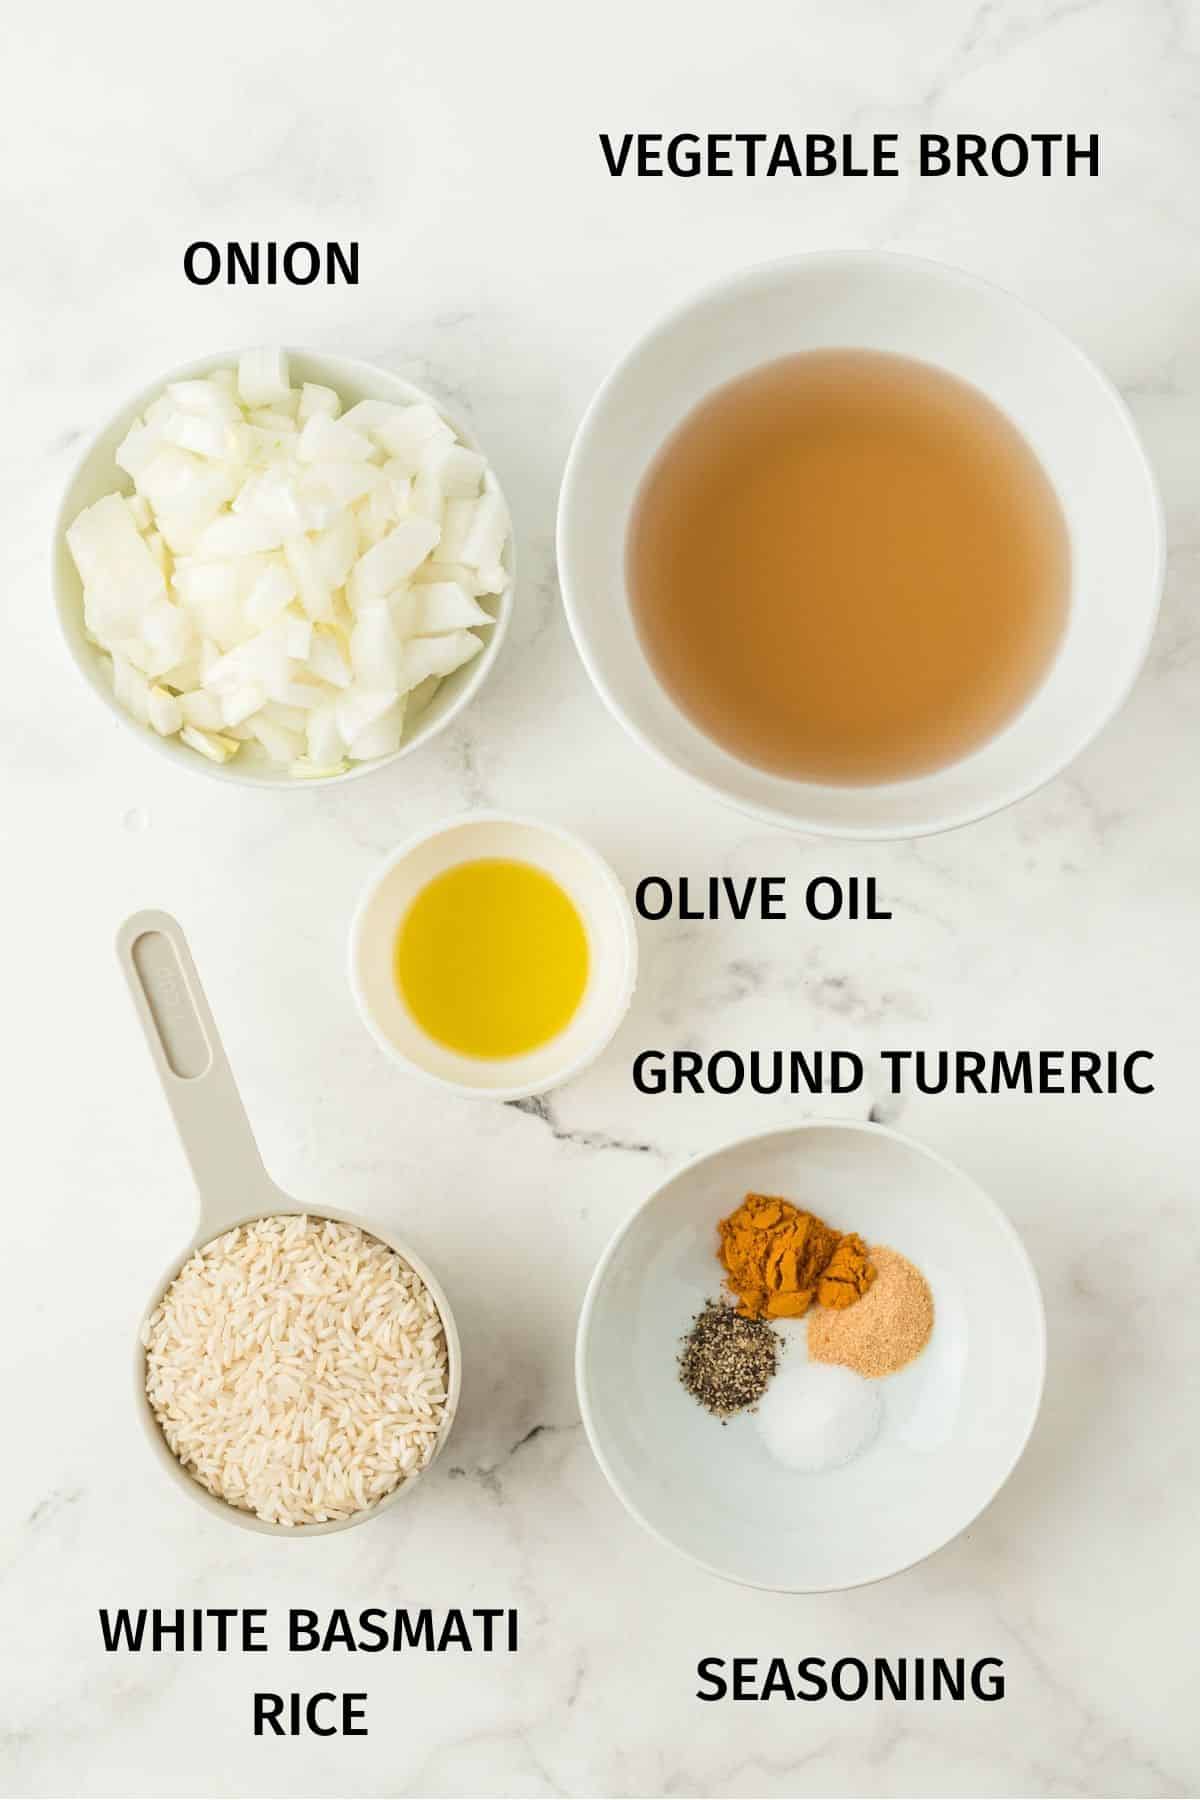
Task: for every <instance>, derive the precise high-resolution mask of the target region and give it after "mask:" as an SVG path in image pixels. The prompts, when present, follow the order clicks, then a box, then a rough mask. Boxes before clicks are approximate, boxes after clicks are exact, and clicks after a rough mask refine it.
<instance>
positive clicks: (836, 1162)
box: [576, 1120, 1046, 1593]
mask: <svg viewBox="0 0 1200 1800" xmlns="http://www.w3.org/2000/svg"><path fill="white" fill-rule="evenodd" d="M747 1193H755V1194H761V1195H774V1196H781V1197H783V1198H785V1199H787V1200H789V1201H791V1202H792V1203H793V1204H794V1205H795V1206H797V1207H801V1208H804V1209H806V1210H808V1211H810V1212H812V1213H815V1214H817V1215H819V1217H820V1218H821V1220H823V1221H825V1222H826V1223H827V1224H828V1225H830V1226H832V1227H833V1228H835V1229H836V1230H838V1231H855V1232H858V1233H860V1234H861V1235H862V1237H863V1239H864V1240H865V1242H866V1243H867V1244H868V1245H869V1246H870V1251H871V1254H872V1256H875V1257H877V1258H878V1259H879V1261H880V1262H882V1258H881V1257H879V1248H880V1247H881V1246H882V1247H884V1248H885V1249H886V1250H887V1251H890V1252H892V1253H894V1256H897V1257H900V1258H903V1259H905V1261H906V1262H907V1263H908V1264H910V1265H911V1266H913V1267H914V1268H915V1269H916V1270H918V1271H919V1272H920V1276H921V1278H922V1279H923V1280H924V1282H925V1283H926V1284H927V1287H928V1291H929V1294H930V1296H931V1314H932V1330H931V1331H930V1332H929V1334H928V1336H927V1338H926V1340H925V1342H924V1346H923V1348H921V1349H920V1350H919V1353H918V1354H916V1355H915V1357H913V1358H912V1359H911V1360H908V1361H907V1362H906V1363H905V1364H904V1366H903V1367H900V1368H899V1369H897V1370H895V1371H894V1372H891V1371H889V1372H885V1373H882V1374H879V1375H877V1376H873V1377H872V1378H871V1379H869V1380H865V1379H863V1378H862V1377H861V1376H855V1374H854V1370H853V1369H852V1368H850V1369H847V1367H846V1366H844V1364H843V1363H841V1362H840V1361H835V1362H834V1364H833V1366H832V1367H831V1365H830V1364H829V1363H824V1364H821V1365H820V1367H817V1366H816V1363H817V1359H816V1358H814V1356H813V1351H812V1349H811V1338H810V1337H809V1335H808V1328H809V1327H810V1325H811V1324H813V1322H814V1321H815V1325H816V1329H817V1331H818V1332H819V1333H820V1334H821V1335H822V1337H824V1336H825V1335H826V1334H827V1331H828V1322H829V1320H830V1319H835V1320H836V1321H837V1322H838V1324H839V1326H840V1325H848V1326H850V1327H851V1329H852V1330H853V1328H854V1319H855V1314H856V1313H858V1312H859V1310H860V1309H866V1308H867V1307H868V1305H869V1304H871V1303H872V1295H873V1294H878V1293H879V1287H878V1284H879V1283H880V1282H882V1281H883V1280H884V1276H883V1275H882V1274H881V1275H880V1276H879V1277H878V1278H877V1284H876V1287H875V1288H873V1289H868V1291H867V1293H866V1294H865V1296H864V1297H863V1298H862V1299H860V1300H859V1301H858V1302H857V1304H856V1305H854V1306H851V1307H849V1308H848V1309H846V1310H845V1311H844V1312H838V1313H835V1314H831V1313H828V1312H825V1311H824V1310H823V1309H821V1308H819V1307H817V1306H816V1305H815V1304H814V1306H813V1307H812V1308H811V1309H810V1312H809V1314H808V1315H807V1316H806V1317H804V1318H800V1319H796V1320H772V1321H769V1323H770V1325H771V1327H772V1329H773V1330H776V1331H778V1332H779V1333H780V1334H781V1335H782V1336H783V1338H784V1347H783V1348H782V1349H781V1351H780V1355H779V1363H778V1367H777V1369H776V1372H775V1373H774V1375H773V1376H772V1377H771V1380H770V1382H769V1384H768V1385H767V1388H766V1392H765V1395H764V1396H763V1398H762V1399H761V1400H760V1401H759V1402H758V1403H757V1405H756V1406H755V1407H753V1408H749V1407H747V1408H742V1409H739V1410H736V1411H734V1412H732V1413H731V1414H730V1416H728V1417H727V1418H724V1419H722V1418H721V1417H719V1416H715V1415H714V1413H713V1412H711V1411H709V1410H706V1409H705V1407H704V1406H703V1405H701V1404H700V1403H699V1402H698V1401H697V1399H696V1398H695V1397H694V1395H693V1393H692V1392H689V1391H687V1390H686V1389H685V1386H684V1384H683V1382H682V1380H681V1379H680V1368H679V1363H678V1357H679V1354H680V1350H681V1347H682V1344H683V1342H684V1340H685V1338H686V1337H687V1335H688V1333H689V1329H690V1327H691V1325H692V1321H693V1319H694V1318H695V1317H696V1315H697V1314H698V1313H701V1312H702V1310H703V1309H704V1308H705V1306H706V1303H708V1302H710V1301H713V1300H717V1299H719V1298H721V1297H722V1296H723V1289H722V1285H721V1284H722V1280H723V1277H724V1273H725V1272H724V1270H723V1269H722V1267H721V1265H720V1263H719V1262H718V1258H717V1245H718V1232H717V1227H718V1221H719V1220H720V1219H722V1218H724V1217H726V1216H727V1215H728V1214H730V1213H732V1212H733V1211H734V1210H735V1209H736V1208H737V1207H738V1206H739V1205H740V1204H741V1202H742V1200H743V1197H744V1196H745V1195H746V1194H747ZM723 1297H724V1298H725V1299H727V1300H728V1299H729V1296H728V1295H727V1294H725V1295H724V1296H723ZM732 1304H733V1302H732V1300H729V1305H730V1307H732ZM871 1329H872V1330H875V1331H879V1330H880V1329H881V1327H880V1325H879V1309H878V1308H876V1309H875V1319H874V1324H873V1326H872V1327H871ZM840 1355H841V1352H840V1351H835V1357H836V1356H840ZM1045 1359H1046V1333H1045V1319H1044V1314H1043V1309H1042V1300H1041V1294H1040V1291H1039V1288H1038V1282H1037V1276H1036V1274H1035V1273H1034V1269H1033V1265H1032V1264H1031V1262H1030V1260H1029V1257H1028V1255H1027V1253H1026V1251H1025V1249H1024V1247H1023V1245H1022V1244H1021V1241H1020V1239H1019V1238H1018V1236H1017V1234H1016V1232H1015V1231H1014V1229H1013V1227H1012V1225H1011V1224H1010V1223H1009V1221H1008V1219H1007V1218H1006V1216H1005V1214H1004V1213H1003V1212H1002V1211H1001V1210H1000V1208H999V1207H998V1206H997V1205H996V1204H995V1202H994V1201H993V1200H991V1199H990V1198H989V1197H988V1195H987V1194H985V1193H984V1192H983V1190H982V1189H981V1188H980V1187H978V1186H977V1185H976V1183H975V1182H974V1181H972V1180H971V1179H970V1177H969V1176H967V1175H966V1174H964V1173H963V1172H962V1171H961V1170H959V1169H957V1168H955V1167H954V1166H953V1165H952V1164H950V1163H948V1162H946V1161H945V1160H944V1159H943V1158H942V1157H940V1156H937V1155H936V1154H934V1153H933V1152H932V1151H930V1150H927V1149H925V1148H924V1147H923V1146H921V1145H919V1144H917V1143H914V1142H913V1141H912V1140H911V1139H909V1138H906V1137H903V1136H901V1135H900V1134H899V1133H897V1132H893V1131H889V1130H887V1129H885V1128H884V1127H882V1126H878V1125H866V1124H856V1123H849V1122H834V1121H822V1120H808V1121H806V1122H804V1123H803V1124H800V1125H797V1126H793V1127H790V1128H788V1129H785V1130H779V1131H770V1132H765V1133H763V1134H761V1135H758V1136H754V1137H749V1138H744V1139H741V1140H739V1141H737V1142H734V1143H731V1144H728V1145H726V1146H725V1147H724V1148H723V1149H720V1150H715V1151H712V1152H709V1153H708V1154H707V1155H704V1156H701V1157H698V1158H697V1159H696V1160H695V1161H694V1162H691V1163H689V1164H687V1165H686V1166H685V1167H684V1168H682V1169H679V1170H678V1171H677V1172H676V1173H675V1174H673V1175H672V1176H670V1177H669V1179H668V1180H666V1181H665V1182H664V1183H663V1184H662V1186H661V1187H659V1188H657V1189H656V1190H655V1191H654V1192H653V1193H652V1194H651V1195H650V1196H649V1198H648V1199H647V1200H646V1201H645V1202H644V1203H643V1204H642V1205H641V1206H640V1207H639V1208H638V1209H637V1211H636V1212H635V1213H634V1214H633V1216H632V1217H631V1218H630V1219H628V1220H627V1221H626V1223H625V1224H624V1225H623V1226H622V1227H621V1228H620V1229H619V1230H618V1231H617V1233H616V1234H615V1236H614V1237H613V1239H612V1241H611V1243H610V1244H609V1246H608V1248H607V1250H606V1251H605V1252H604V1255H603V1256H602V1257H601V1259H600V1262H599V1263H598V1265H597V1267H596V1271H595V1273H594V1275H593V1276H592V1280H591V1284H590V1286H589V1288H588V1291H587V1295H586V1298H585V1300H584V1305H583V1311H582V1314H581V1316H580V1321H579V1333H578V1342H577V1350H576V1378H577V1384H578V1390H579V1402H580V1408H581V1411H582V1415H583V1422H584V1425H585V1427H586V1430H587V1434H588V1438H589V1441H590V1443H591V1446H592V1450H593V1452H594V1453H595V1456H596V1459H597V1461H598V1462H599V1464H600V1467H601V1469H602V1470H603V1472H604V1474H605V1476H606V1477H607V1479H608V1481H609V1483H610V1485H611V1486H612V1488H613V1490H614V1492H615V1493H616V1494H617V1496H618V1497H619V1499H620V1500H621V1501H622V1502H623V1503H624V1505H625V1506H626V1508H627V1509H628V1511H629V1512H630V1513H631V1514H632V1515H633V1517H634V1518H635V1519H636V1520H637V1521H638V1523H639V1524H640V1525H642V1526H644V1527H645V1529H646V1530H647V1531H649V1532H651V1533H652V1534H653V1535H654V1536H655V1537H657V1538H659V1539H660V1540H661V1541H662V1542H663V1543H664V1544H667V1545H669V1546H670V1547H671V1548H672V1549H674V1550H678V1551H680V1552H681V1553H682V1554H683V1555H685V1556H687V1557H690V1558H691V1559H692V1561H694V1562H696V1563H699V1564H700V1565H701V1566H702V1567H704V1568H705V1569H707V1570H708V1571H709V1572H710V1573H711V1574H715V1575H720V1576H723V1577H725V1578H726V1579H727V1580H731V1581H737V1582H742V1583H744V1584H745V1585H747V1586H750V1587H759V1588H771V1589H775V1590H778V1591H781V1592H787V1593H824V1592H829V1591H831V1590H835V1589H840V1588H850V1587H858V1586H861V1585H863V1584H865V1583H867V1582H872V1581H878V1580H881V1579H883V1578H884V1577H885V1576H888V1575H894V1574H897V1573H899V1571H900V1570H902V1569H906V1568H909V1567H911V1565H912V1564H913V1563H916V1562H919V1561H921V1560H922V1559H923V1558H924V1557H927V1556H930V1555H932V1554H933V1552H934V1551H936V1550H938V1549H940V1548H941V1547H942V1546H943V1545H945V1544H947V1543H949V1542H950V1540H951V1539H952V1538H954V1537H956V1536H957V1535H958V1533H959V1532H961V1531H963V1530H965V1529H966V1527H967V1526H968V1525H969V1524H970V1523H971V1522H972V1520H974V1519H975V1518H976V1517H977V1516H978V1514H979V1513H980V1512H981V1511H982V1510H983V1509H984V1507H986V1506H987V1505H988V1503H989V1502H990V1501H991V1500H992V1499H993V1498H994V1496H995V1495H996V1493H997V1492H998V1491H999V1489H1000V1488H1001V1486H1002V1485H1003V1484H1004V1482H1005V1481H1006V1480H1007V1479H1008V1477H1009V1475H1010V1474H1011V1472H1012V1470H1013V1469H1014V1467H1015V1466H1016V1464H1017V1461H1018V1460H1019V1458H1020V1456H1021V1453H1022V1451H1023V1450H1024V1448H1025V1445H1026V1443H1027V1442H1028V1439H1029V1436H1030V1433H1031V1432H1032V1430H1033V1427H1034V1423H1035V1421H1036V1418H1037V1414H1038V1409H1039V1406H1040V1403H1041V1395H1042V1387H1043V1379H1044V1372H1045ZM875 1366H878V1365H875ZM814 1372H815V1373H818V1374H819V1373H824V1374H825V1375H826V1376H829V1375H831V1374H833V1373H836V1374H837V1375H839V1376H840V1377H841V1379H842V1381H844V1382H845V1383H846V1384H847V1385H848V1386H849V1387H850V1388H851V1389H852V1390H853V1389H854V1387H855V1385H856V1384H857V1386H858V1388H859V1389H860V1390H861V1393H862V1395H863V1396H864V1397H865V1396H868V1395H869V1398H870V1400H871V1402H872V1404H873V1406H874V1408H875V1409H876V1413H877V1417H876V1419H875V1420H874V1421H873V1422H872V1427H871V1430H870V1432H869V1434H868V1435H867V1437H866V1439H865V1441H863V1442H861V1443H860V1444H857V1445H853V1446H850V1445H846V1444H844V1443H843V1445H842V1448H841V1450H840V1451H839V1452H837V1453H836V1454H835V1455H833V1456H832V1457H831V1458H829V1459H827V1460H828V1461H829V1464H830V1466H824V1467H821V1468H819V1469H814V1468H811V1467H809V1468H799V1467H796V1466H793V1465H792V1464H790V1463H788V1462H786V1461H783V1460H781V1459H780V1456H779V1454H778V1445H777V1444H775V1445H774V1447H773V1439H772V1436H771V1433H772V1432H774V1433H775V1434H776V1435H778V1428H779V1425H780V1423H781V1421H780V1419H779V1417H778V1414H779V1411H780V1404H779V1403H782V1404H783V1406H784V1407H785V1408H786V1407H787V1406H794V1407H796V1408H799V1409H803V1408H818V1409H819V1408H821V1407H822V1406H823V1405H824V1404H825V1399H826V1396H825V1395H824V1392H823V1390H822V1389H821V1388H820V1387H817V1389H816V1391H815V1392H813V1391H811V1390H810V1389H809V1388H808V1387H807V1386H806V1385H805V1384H804V1381H803V1378H804V1377H805V1376H806V1375H812V1374H814ZM797 1377H799V1378H800V1384H799V1387H798V1388H792V1387H791V1386H790V1384H794V1383H796V1381H797ZM780 1384H782V1385H780ZM839 1404H840V1400H839ZM837 1423H838V1421H837V1419H836V1418H828V1419H825V1420H821V1419H817V1420H813V1419H810V1418H806V1417H804V1416H803V1414H802V1412H800V1411H798V1412H797V1416H796V1417H794V1418H792V1419H790V1420H788V1419H786V1418H785V1419H784V1420H783V1424H784V1426H785V1427H787V1428H788V1430H787V1431H785V1433H784V1435H785V1437H786V1436H787V1435H788V1434H789V1432H790V1434H791V1435H795V1434H796V1433H801V1434H804V1433H806V1432H808V1431H810V1430H811V1431H813V1432H815V1433H816V1434H817V1435H818V1436H820V1435H821V1433H822V1432H824V1434H825V1435H826V1436H827V1437H828V1436H829V1435H830V1427H831V1426H835V1427H836V1425H837ZM764 1425H765V1426H767V1427H768V1429H767V1430H764Z"/></svg>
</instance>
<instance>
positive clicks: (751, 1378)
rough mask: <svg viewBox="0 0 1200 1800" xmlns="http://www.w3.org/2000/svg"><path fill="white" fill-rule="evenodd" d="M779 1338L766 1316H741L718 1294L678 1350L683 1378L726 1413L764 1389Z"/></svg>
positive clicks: (713, 1408)
mask: <svg viewBox="0 0 1200 1800" xmlns="http://www.w3.org/2000/svg"><path fill="white" fill-rule="evenodd" d="M779 1348H780V1340H779V1337H778V1336H777V1334H776V1333H775V1332H774V1331H772V1329H771V1327H770V1326H769V1325H768V1324H767V1322H766V1320H765V1319H743V1318H742V1317H741V1316H740V1315H739V1314H738V1313H736V1312H735V1311H734V1309H733V1307H732V1306H726V1305H724V1304H723V1303H722V1302H721V1301H720V1300H709V1301H707V1302H706V1304H705V1306H704V1309H703V1311H702V1312H698V1313H697V1314H696V1317H695V1319H694V1320H693V1322H692V1329H691V1330H690V1331H689V1332H688V1334H687V1336H686V1337H685V1338H684V1340H683V1349H682V1350H681V1351H680V1352H679V1379H680V1381H681V1382H682V1383H683V1385H684V1387H685V1388H686V1389H687V1391H688V1393H689V1394H691V1395H692V1397H693V1398H694V1399H696V1400H698V1401H699V1402H700V1404H701V1406H706V1407H707V1408H708V1410H709V1412H711V1413H716V1415H717V1417H718V1418H721V1419H724V1418H727V1417H728V1416H729V1414H730V1413H735V1412H741V1410H742V1408H743V1407H746V1406H753V1405H754V1403H755V1401H756V1400H760V1399H761V1398H762V1396H763V1394H764V1393H765V1392H766V1388H767V1383H768V1381H770V1379H771V1377H772V1375H774V1373H775V1367H776V1363H777V1362H778V1359H779Z"/></svg>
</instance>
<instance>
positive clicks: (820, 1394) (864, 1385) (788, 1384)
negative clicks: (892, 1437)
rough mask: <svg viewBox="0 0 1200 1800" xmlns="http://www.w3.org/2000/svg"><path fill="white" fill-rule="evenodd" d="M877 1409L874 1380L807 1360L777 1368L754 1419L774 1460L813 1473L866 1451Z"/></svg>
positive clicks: (876, 1423) (876, 1424) (877, 1418)
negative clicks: (866, 1379)
mask: <svg viewBox="0 0 1200 1800" xmlns="http://www.w3.org/2000/svg"><path fill="white" fill-rule="evenodd" d="M881 1413H882V1407H881V1404H880V1399H879V1392H878V1389H877V1388H876V1386H875V1385H874V1383H872V1382H869V1381H864V1379H863V1377H862V1376H861V1375H856V1374H855V1373H854V1371H853V1369H847V1368H843V1367H842V1366H841V1365H840V1364H837V1363H808V1362H806V1363H798V1364H795V1365H793V1366H792V1367H791V1368H788V1367H787V1366H786V1365H785V1367H784V1368H782V1369H781V1370H780V1371H779V1373H778V1374H777V1375H776V1377H775V1379H774V1380H773V1381H772V1383H771V1385H770V1387H769V1388H768V1389H767V1391H766V1393H765V1394H764V1395H763V1397H762V1399H761V1400H760V1401H759V1403H758V1409H757V1411H756V1412H755V1414H754V1422H755V1424H756V1425H757V1427H758V1431H759V1435H760V1436H761V1438H762V1440H763V1443H764V1444H765V1445H766V1447H767V1449H768V1450H769V1451H770V1453H771V1455H772V1456H773V1457H774V1458H775V1460H776V1461H777V1462H780V1463H782V1464H783V1465H784V1467H785V1468H788V1469H803V1470H805V1471H806V1472H807V1473H809V1474H816V1473H818V1472H819V1471H820V1470H822V1469H836V1468H840V1467H841V1465H842V1464H843V1463H848V1462H849V1461H850V1460H851V1459H852V1458H853V1457H855V1456H857V1455H858V1454H859V1453H860V1451H862V1450H865V1449H866V1447H867V1445H868V1444H869V1443H870V1442H871V1440H872V1438H873V1437H874V1436H875V1434H876V1432H877V1431H878V1430H879V1421H880V1415H881Z"/></svg>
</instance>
